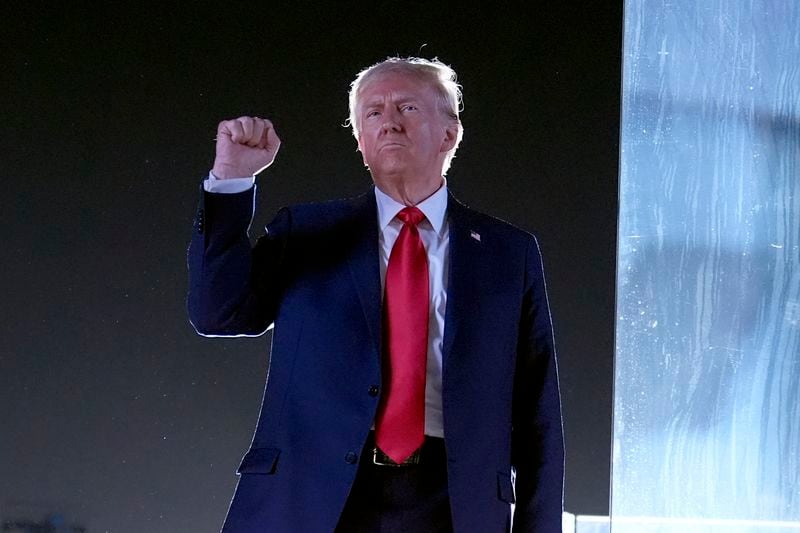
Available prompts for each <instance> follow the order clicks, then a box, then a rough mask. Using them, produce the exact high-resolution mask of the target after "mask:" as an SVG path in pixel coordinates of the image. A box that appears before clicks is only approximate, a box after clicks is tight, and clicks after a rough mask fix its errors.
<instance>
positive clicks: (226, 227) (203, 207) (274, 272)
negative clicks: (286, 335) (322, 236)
mask: <svg viewBox="0 0 800 533" xmlns="http://www.w3.org/2000/svg"><path fill="white" fill-rule="evenodd" d="M200 194H201V199H200V205H199V207H198V210H197V215H196V218H195V224H194V228H193V231H192V238H191V242H190V244H189V252H188V261H187V262H188V267H189V294H188V298H187V307H188V311H189V320H190V322H191V323H192V325H193V326H194V328H195V330H196V331H197V332H198V333H199V334H201V335H206V336H243V335H248V336H255V335H261V334H262V333H264V332H265V331H266V330H267V328H268V327H269V326H270V324H272V322H273V321H274V320H275V314H276V312H277V309H278V304H279V302H280V297H281V294H282V287H283V280H284V277H283V275H282V273H283V272H284V271H285V269H284V265H285V259H286V248H287V242H288V236H289V233H290V227H291V216H290V214H289V211H288V210H287V209H283V210H281V211H280V212H279V213H278V215H277V216H276V217H275V220H273V222H272V223H270V225H269V226H267V233H266V235H264V236H263V237H261V238H259V239H258V242H257V243H256V245H255V247H252V246H251V244H250V238H249V236H248V231H249V226H250V222H251V220H252V216H253V205H254V199H255V187H252V188H251V189H249V190H247V191H244V192H240V193H233V194H219V193H209V192H206V191H204V190H203V189H202V188H201V193H200Z"/></svg>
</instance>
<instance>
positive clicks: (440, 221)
mask: <svg viewBox="0 0 800 533" xmlns="http://www.w3.org/2000/svg"><path fill="white" fill-rule="evenodd" d="M375 200H376V201H377V203H378V224H379V227H380V230H381V231H383V230H384V229H386V226H388V225H389V223H390V222H391V221H392V220H393V219H394V217H396V216H397V213H399V212H400V211H401V210H402V209H403V208H404V207H406V206H405V205H403V204H401V203H400V202H398V201H397V200H395V199H394V198H392V197H391V196H389V195H388V194H386V193H385V192H383V191H382V190H380V189H379V188H378V187H377V186H376V187H375ZM416 207H417V208H418V209H419V210H420V211H422V213H423V214H424V215H425V218H427V219H428V222H430V223H431V226H433V231H435V232H436V233H437V234H439V235H441V231H442V227H443V226H444V216H445V213H446V211H447V179H444V178H443V180H442V186H441V187H439V189H438V190H437V191H436V192H435V193H433V194H432V195H430V196H428V197H427V198H426V199H425V200H423V201H422V202H420V203H418V204H417V205H416Z"/></svg>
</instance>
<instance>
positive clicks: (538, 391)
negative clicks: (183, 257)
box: [188, 190, 564, 533]
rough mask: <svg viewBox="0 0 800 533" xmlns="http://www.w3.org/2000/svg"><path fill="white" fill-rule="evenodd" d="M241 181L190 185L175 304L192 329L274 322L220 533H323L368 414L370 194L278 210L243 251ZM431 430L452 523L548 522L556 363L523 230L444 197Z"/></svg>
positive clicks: (555, 438)
mask: <svg viewBox="0 0 800 533" xmlns="http://www.w3.org/2000/svg"><path fill="white" fill-rule="evenodd" d="M254 194H255V193H254V191H253V190H250V191H247V192H243V193H238V194H209V193H202V200H201V202H200V207H199V209H198V213H197V217H196V220H195V228H194V232H193V237H192V241H191V244H190V247H189V274H190V290H189V297H188V307H189V314H190V319H191V322H192V324H193V325H194V327H195V329H196V330H197V332H198V333H200V334H203V335H221V336H234V335H260V334H262V333H263V332H265V331H266V330H267V328H268V327H269V326H270V325H271V324H274V332H273V338H272V351H271V357H270V363H269V372H268V378H267V387H266V391H265V393H264V401H263V406H262V409H261V414H260V416H259V420H258V425H257V428H256V431H255V435H254V438H253V442H252V445H251V447H250V450H249V451H248V452H247V453H246V455H245V456H244V459H243V460H242V463H241V466H240V467H239V470H238V474H239V475H240V479H239V483H238V486H237V489H236V493H235V495H234V498H233V500H232V502H231V506H230V509H229V511H228V516H227V518H226V520H225V525H224V527H223V531H225V532H229V533H250V532H262V531H269V532H293V531H311V532H331V531H333V530H334V528H335V526H336V523H337V521H338V518H339V515H340V513H341V511H342V509H343V508H344V505H345V501H346V499H347V496H348V493H349V491H350V487H351V486H352V484H353V480H354V478H355V475H356V469H357V466H358V465H357V461H358V457H359V455H360V452H361V450H362V447H363V446H364V444H365V441H366V439H367V435H368V433H369V430H370V427H371V425H372V423H373V419H374V418H375V413H376V408H377V406H378V401H379V398H380V395H379V394H378V395H375V390H376V388H375V387H376V386H378V385H380V384H381V319H380V314H381V294H380V287H381V283H380V274H379V255H378V245H379V244H378V218H377V207H376V202H375V197H374V191H372V190H370V191H369V192H367V193H365V194H363V195H361V196H359V197H357V198H353V199H347V200H337V201H332V202H327V203H316V204H309V205H301V206H295V207H290V208H284V209H282V210H281V211H280V212H279V213H278V214H277V216H276V217H275V219H274V220H273V221H272V222H271V223H270V224H269V225H268V226H267V232H266V234H265V235H264V236H263V237H261V238H260V239H259V240H258V242H257V244H256V245H255V246H254V247H252V246H251V244H250V241H249V238H248V235H247V232H248V228H249V224H250V220H251V216H252V211H253V205H254ZM447 216H448V217H449V223H450V271H449V279H448V288H447V309H446V314H445V331H444V341H443V355H442V359H443V386H442V402H443V410H444V434H445V447H446V450H447V475H448V487H449V495H450V501H451V510H452V518H453V526H454V529H455V531H456V532H473V531H475V532H493V531H498V532H499V531H508V528H509V524H510V520H511V517H510V507H511V506H510V504H511V503H514V502H516V503H515V511H514V520H513V522H514V526H513V531H514V532H523V531H525V532H529V531H536V532H545V533H551V532H557V531H561V512H562V487H563V460H564V455H563V440H562V429H561V409H560V400H559V391H558V378H557V369H556V357H555V352H554V347H553V335H552V327H551V322H550V313H549V309H548V303H547V296H546V293H545V282H544V277H543V271H542V263H541V256H540V252H539V247H538V244H537V242H536V239H535V238H534V237H533V235H531V234H529V233H527V232H524V231H522V230H520V229H517V228H515V227H513V226H511V225H510V224H507V223H505V222H502V221H500V220H497V219H495V218H492V217H489V216H486V215H483V214H480V213H478V212H476V211H473V210H471V209H469V208H467V207H466V206H464V205H462V204H461V203H459V202H458V201H457V200H455V199H454V198H453V196H452V195H449V197H448V205H447Z"/></svg>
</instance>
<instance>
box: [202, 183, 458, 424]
mask: <svg viewBox="0 0 800 533" xmlns="http://www.w3.org/2000/svg"><path fill="white" fill-rule="evenodd" d="M254 182H255V178H254V177H247V178H232V179H225V180H220V179H217V178H216V177H215V176H214V175H213V174H209V177H208V179H207V180H205V182H204V183H203V188H204V189H205V190H206V191H207V192H213V193H227V194H231V193H238V192H244V191H246V190H247V189H249V188H250V187H252V186H253V183H254ZM375 199H376V202H377V206H378V229H379V230H380V232H379V234H378V235H379V237H378V241H379V242H378V244H379V246H378V248H379V253H380V259H381V263H380V267H381V268H380V274H381V294H383V287H384V284H385V280H386V267H387V266H388V264H389V255H390V254H391V252H392V247H393V246H394V243H395V241H396V240H397V236H398V235H399V234H400V228H402V227H403V223H402V222H400V220H398V219H397V218H396V216H397V213H399V212H400V210H401V209H403V208H404V207H406V206H405V205H403V204H401V203H399V202H397V201H395V200H394V199H393V198H391V197H390V196H389V195H387V194H386V193H384V192H383V191H381V190H380V189H379V188H378V187H375ZM416 207H417V208H418V209H419V210H420V211H422V213H423V214H424V215H425V220H423V221H422V222H420V223H419V224H418V225H417V229H418V231H419V236H420V238H421V239H422V244H423V245H424V246H425V251H426V252H427V254H428V278H429V281H430V296H431V301H430V307H429V310H430V316H429V318H428V363H427V371H426V378H425V434H426V435H430V436H432V437H444V424H443V421H442V341H443V338H444V313H445V309H446V308H447V275H448V269H449V254H448V249H449V246H450V226H449V224H448V221H447V181H445V182H444V183H443V184H442V186H441V187H440V188H439V190H437V191H436V192H435V193H433V194H432V195H431V196H429V197H428V198H427V199H425V200H424V201H423V202H421V203H419V204H417V206H416Z"/></svg>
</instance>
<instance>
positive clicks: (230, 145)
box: [211, 117, 281, 179]
mask: <svg viewBox="0 0 800 533" xmlns="http://www.w3.org/2000/svg"><path fill="white" fill-rule="evenodd" d="M280 146H281V140H280V139H279V138H278V135H277V134H276V133H275V128H274V127H273V126H272V122H270V121H269V120H267V119H265V118H258V117H239V118H236V119H233V120H223V121H222V122H220V123H219V126H217V156H216V158H215V159H214V168H213V169H212V170H211V172H213V173H214V176H216V177H217V178H219V179H228V178H245V177H248V176H255V175H256V174H258V173H259V172H261V171H262V170H264V169H265V168H267V167H268V166H270V165H271V164H272V162H273V161H274V160H275V155H276V154H277V153H278V148H280Z"/></svg>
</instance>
